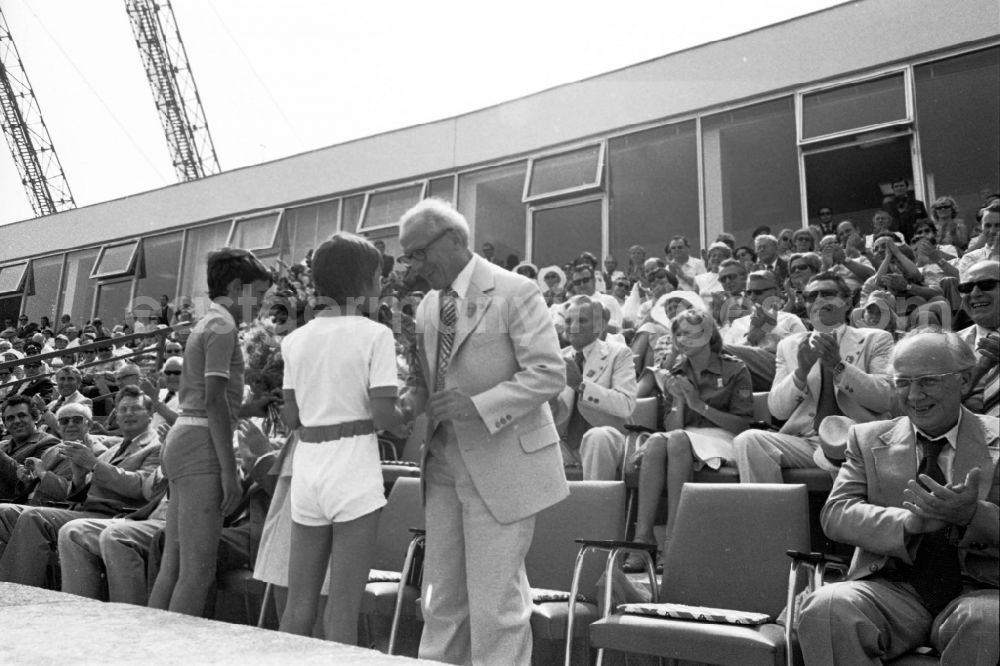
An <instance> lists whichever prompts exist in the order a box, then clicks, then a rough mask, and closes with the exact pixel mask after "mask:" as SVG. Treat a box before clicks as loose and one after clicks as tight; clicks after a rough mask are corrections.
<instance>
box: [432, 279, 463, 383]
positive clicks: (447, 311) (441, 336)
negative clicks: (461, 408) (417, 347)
mask: <svg viewBox="0 0 1000 666" xmlns="http://www.w3.org/2000/svg"><path fill="white" fill-rule="evenodd" d="M456 298H458V294H457V293H455V290H454V289H452V288H451V287H449V288H447V289H445V290H443V291H442V292H441V309H440V313H439V317H438V325H439V329H438V355H437V373H436V374H435V375H434V391H435V392H437V391H441V390H443V389H444V375H445V372H447V370H448V362H449V361H450V360H451V347H452V345H453V344H455V322H456V321H458V314H457V312H456V309H455V299H456Z"/></svg>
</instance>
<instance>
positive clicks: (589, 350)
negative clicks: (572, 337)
mask: <svg viewBox="0 0 1000 666" xmlns="http://www.w3.org/2000/svg"><path fill="white" fill-rule="evenodd" d="M599 341H600V338H594V341H593V342H591V343H590V344H589V345H587V346H586V347H584V348H583V349H581V350H580V351H582V352H583V357H584V358H588V359H589V358H590V355H591V354H593V353H594V349H595V348H596V347H597V343H598V342H599ZM574 353H575V352H574Z"/></svg>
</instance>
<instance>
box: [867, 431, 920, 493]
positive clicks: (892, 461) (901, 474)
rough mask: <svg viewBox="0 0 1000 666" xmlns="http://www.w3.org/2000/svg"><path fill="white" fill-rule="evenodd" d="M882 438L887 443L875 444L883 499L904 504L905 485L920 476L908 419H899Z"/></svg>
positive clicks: (876, 462) (873, 449)
mask: <svg viewBox="0 0 1000 666" xmlns="http://www.w3.org/2000/svg"><path fill="white" fill-rule="evenodd" d="M880 439H881V440H882V441H883V442H884V446H873V447H872V456H873V457H874V458H875V466H874V469H875V475H876V476H877V477H878V479H879V484H880V485H881V487H882V501H884V502H885V503H887V504H888V505H890V506H896V507H898V506H902V503H903V490H904V489H905V488H906V484H907V483H908V482H909V481H910V480H911V479H915V478H917V457H916V453H915V452H914V447H915V446H916V443H915V442H914V439H913V429H912V427H911V426H910V420H909V419H900V420H899V422H898V423H897V424H896V425H895V427H893V429H892V430H890V431H888V432H886V433H884V434H883V435H882V436H881V437H880Z"/></svg>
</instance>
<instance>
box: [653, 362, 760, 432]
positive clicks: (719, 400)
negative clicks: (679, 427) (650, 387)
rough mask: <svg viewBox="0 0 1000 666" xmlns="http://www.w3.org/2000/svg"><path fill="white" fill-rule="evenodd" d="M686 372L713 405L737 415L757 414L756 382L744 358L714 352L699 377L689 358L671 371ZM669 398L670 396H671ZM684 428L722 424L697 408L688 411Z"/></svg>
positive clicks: (689, 379)
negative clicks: (752, 380) (754, 408)
mask: <svg viewBox="0 0 1000 666" xmlns="http://www.w3.org/2000/svg"><path fill="white" fill-rule="evenodd" d="M671 372H673V373H675V374H676V373H682V374H683V375H684V376H685V377H687V379H688V381H690V382H691V383H692V384H694V385H695V386H696V387H697V388H698V395H699V396H701V399H702V400H704V401H705V404H707V405H708V406H709V407H714V408H715V409H718V410H720V411H723V412H727V413H729V414H735V415H737V416H753V384H752V382H751V380H750V371H749V370H747V367H746V365H744V363H743V361H741V360H740V359H738V358H736V357H735V356H731V355H729V354H712V355H711V357H710V358H709V361H708V367H707V368H705V369H704V370H702V371H701V375H700V376H697V375H696V374H695V370H694V368H693V367H691V362H690V361H689V360H688V359H687V358H682V359H679V360H678V362H677V363H676V364H675V365H674V367H673V369H672V370H671ZM667 398H668V400H669V395H668V396H667ZM684 427H686V428H689V427H690V428H699V427H705V428H713V427H718V426H717V425H716V423H715V422H714V421H712V420H711V419H709V418H706V417H705V416H703V415H702V414H699V413H697V412H695V411H694V410H693V409H686V410H684Z"/></svg>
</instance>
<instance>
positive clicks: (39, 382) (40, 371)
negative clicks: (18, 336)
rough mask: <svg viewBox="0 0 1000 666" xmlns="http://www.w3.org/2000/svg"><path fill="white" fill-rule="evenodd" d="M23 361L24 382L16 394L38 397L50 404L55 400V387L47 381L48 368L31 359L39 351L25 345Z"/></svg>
mask: <svg viewBox="0 0 1000 666" xmlns="http://www.w3.org/2000/svg"><path fill="white" fill-rule="evenodd" d="M24 351H25V360H24V364H23V365H22V367H23V368H24V381H23V382H22V383H21V384H20V386H18V387H17V391H16V392H17V393H18V394H19V395H23V396H26V397H29V398H30V397H33V396H36V395H37V396H38V397H39V398H40V399H41V400H43V401H44V402H43V403H42V404H45V403H48V402H51V401H52V400H54V399H55V393H56V386H55V384H54V383H53V382H52V380H51V379H49V376H48V372H49V367H48V366H47V365H46V364H45V363H44V362H43V361H40V360H38V359H34V358H31V357H32V356H35V355H37V354H38V352H39V351H40V349H39V348H38V347H37V346H35V345H34V344H27V345H25V347H24Z"/></svg>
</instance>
